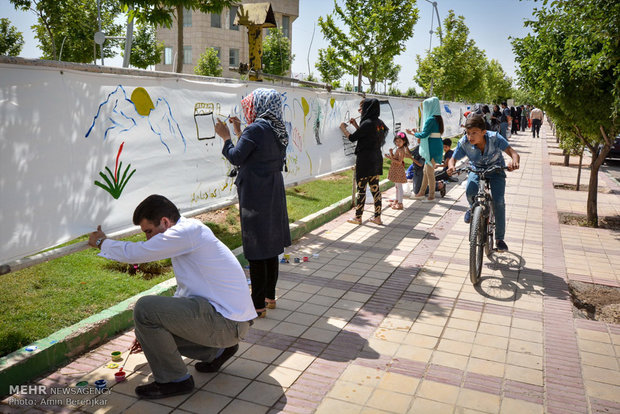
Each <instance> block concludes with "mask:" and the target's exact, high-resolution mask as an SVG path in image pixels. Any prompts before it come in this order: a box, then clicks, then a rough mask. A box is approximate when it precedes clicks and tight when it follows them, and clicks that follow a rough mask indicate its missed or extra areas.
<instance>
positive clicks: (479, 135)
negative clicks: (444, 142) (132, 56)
mask: <svg viewBox="0 0 620 414" xmlns="http://www.w3.org/2000/svg"><path fill="white" fill-rule="evenodd" d="M465 130H466V134H465V135H464V136H463V137H462V138H461V139H460V140H459V142H458V144H457V146H456V149H455V150H454V154H452V158H450V160H449V161H448V174H449V175H452V174H454V172H455V171H456V169H455V165H456V161H457V160H459V159H461V158H463V157H467V158H469V165H470V167H471V168H472V169H477V170H478V169H481V170H482V169H487V168H489V167H492V166H494V165H498V166H501V167H505V166H506V164H505V163H504V157H503V155H502V151H504V152H505V153H506V154H508V155H509V156H510V157H511V158H512V160H511V162H510V163H509V164H508V171H512V170H517V169H519V160H520V157H519V154H518V153H517V152H516V151H515V150H514V149H513V148H512V147H511V146H510V144H509V143H508V141H507V140H506V138H504V137H503V136H501V135H500V134H499V133H498V132H495V131H487V130H486V124H485V122H484V118H483V117H482V116H481V115H474V116H472V117H470V118H468V119H467V121H466V122H465ZM488 179H489V184H490V186H491V196H492V197H493V208H494V211H495V233H496V235H495V236H496V237H495V238H496V240H497V250H498V251H499V252H504V251H506V250H508V246H506V243H505V242H504V234H505V233H506V204H505V203H504V191H505V189H506V173H505V172H504V171H503V170H498V171H495V172H492V173H490V174H489V175H488ZM478 181H479V178H478V175H477V174H475V173H473V172H470V173H469V177H467V190H466V194H467V201H468V202H469V207H470V208H469V210H467V212H465V223H469V222H470V220H471V207H472V205H473V203H474V197H475V196H476V194H477V193H478V185H479V184H478Z"/></svg>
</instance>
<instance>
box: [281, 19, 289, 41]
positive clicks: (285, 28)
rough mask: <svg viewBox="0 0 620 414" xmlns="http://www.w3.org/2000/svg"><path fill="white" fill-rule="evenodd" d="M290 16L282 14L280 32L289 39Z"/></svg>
mask: <svg viewBox="0 0 620 414" xmlns="http://www.w3.org/2000/svg"><path fill="white" fill-rule="evenodd" d="M290 27H291V16H282V34H283V35H284V36H286V37H288V38H289V39H290V38H291V31H290Z"/></svg>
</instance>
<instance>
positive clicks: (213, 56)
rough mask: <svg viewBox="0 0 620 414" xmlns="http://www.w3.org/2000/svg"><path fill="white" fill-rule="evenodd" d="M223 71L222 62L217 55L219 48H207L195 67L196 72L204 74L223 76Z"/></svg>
mask: <svg viewBox="0 0 620 414" xmlns="http://www.w3.org/2000/svg"><path fill="white" fill-rule="evenodd" d="M222 71H223V69H222V62H221V61H220V58H219V57H218V56H217V50H215V49H214V48H212V47H208V48H206V49H205V51H204V53H202V54H201V55H200V57H199V58H198V64H197V65H196V66H195V67H194V73H195V74H196V75H202V76H222Z"/></svg>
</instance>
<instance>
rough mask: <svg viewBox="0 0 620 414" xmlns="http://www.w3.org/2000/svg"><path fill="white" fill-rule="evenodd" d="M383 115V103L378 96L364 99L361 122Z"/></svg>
mask: <svg viewBox="0 0 620 414" xmlns="http://www.w3.org/2000/svg"><path fill="white" fill-rule="evenodd" d="M379 115H381V105H380V104H379V100H378V99H376V98H366V99H364V100H363V101H362V119H361V120H360V122H364V121H365V120H367V119H377V118H379Z"/></svg>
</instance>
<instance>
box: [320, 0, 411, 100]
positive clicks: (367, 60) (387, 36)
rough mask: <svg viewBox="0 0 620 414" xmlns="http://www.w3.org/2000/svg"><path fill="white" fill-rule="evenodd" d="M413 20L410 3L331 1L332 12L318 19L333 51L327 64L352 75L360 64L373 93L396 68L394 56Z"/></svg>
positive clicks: (402, 46)
mask: <svg viewBox="0 0 620 414" xmlns="http://www.w3.org/2000/svg"><path fill="white" fill-rule="evenodd" d="M336 19H339V20H340V21H342V22H343V24H344V26H346V29H343V28H341V27H339V25H338V24H336ZM417 21H418V9H417V8H416V7H415V2H414V1H412V0H366V1H364V0H347V1H346V2H345V3H344V6H343V7H341V6H340V5H339V4H338V2H337V1H334V11H333V12H332V14H328V15H327V16H325V17H319V26H320V28H321V32H322V33H323V35H324V36H325V37H326V38H327V40H328V41H329V43H330V44H331V45H332V47H333V48H334V50H335V54H333V55H330V56H331V57H332V59H331V62H330V63H329V64H330V65H336V66H339V67H341V68H342V69H343V70H344V71H345V72H346V73H349V74H353V75H357V73H358V68H359V65H360V64H361V65H362V75H363V76H365V77H366V78H367V79H368V81H369V83H370V92H374V91H375V85H376V83H377V82H382V81H385V80H386V79H390V78H391V76H393V73H394V71H395V70H396V69H398V68H397V67H396V65H394V64H393V59H394V56H398V55H400V54H401V53H402V52H403V51H404V50H405V42H406V41H407V40H408V39H409V38H410V37H412V36H413V27H414V25H415V23H416V22H417ZM327 56H328V55H327V53H325V54H324V57H327Z"/></svg>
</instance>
